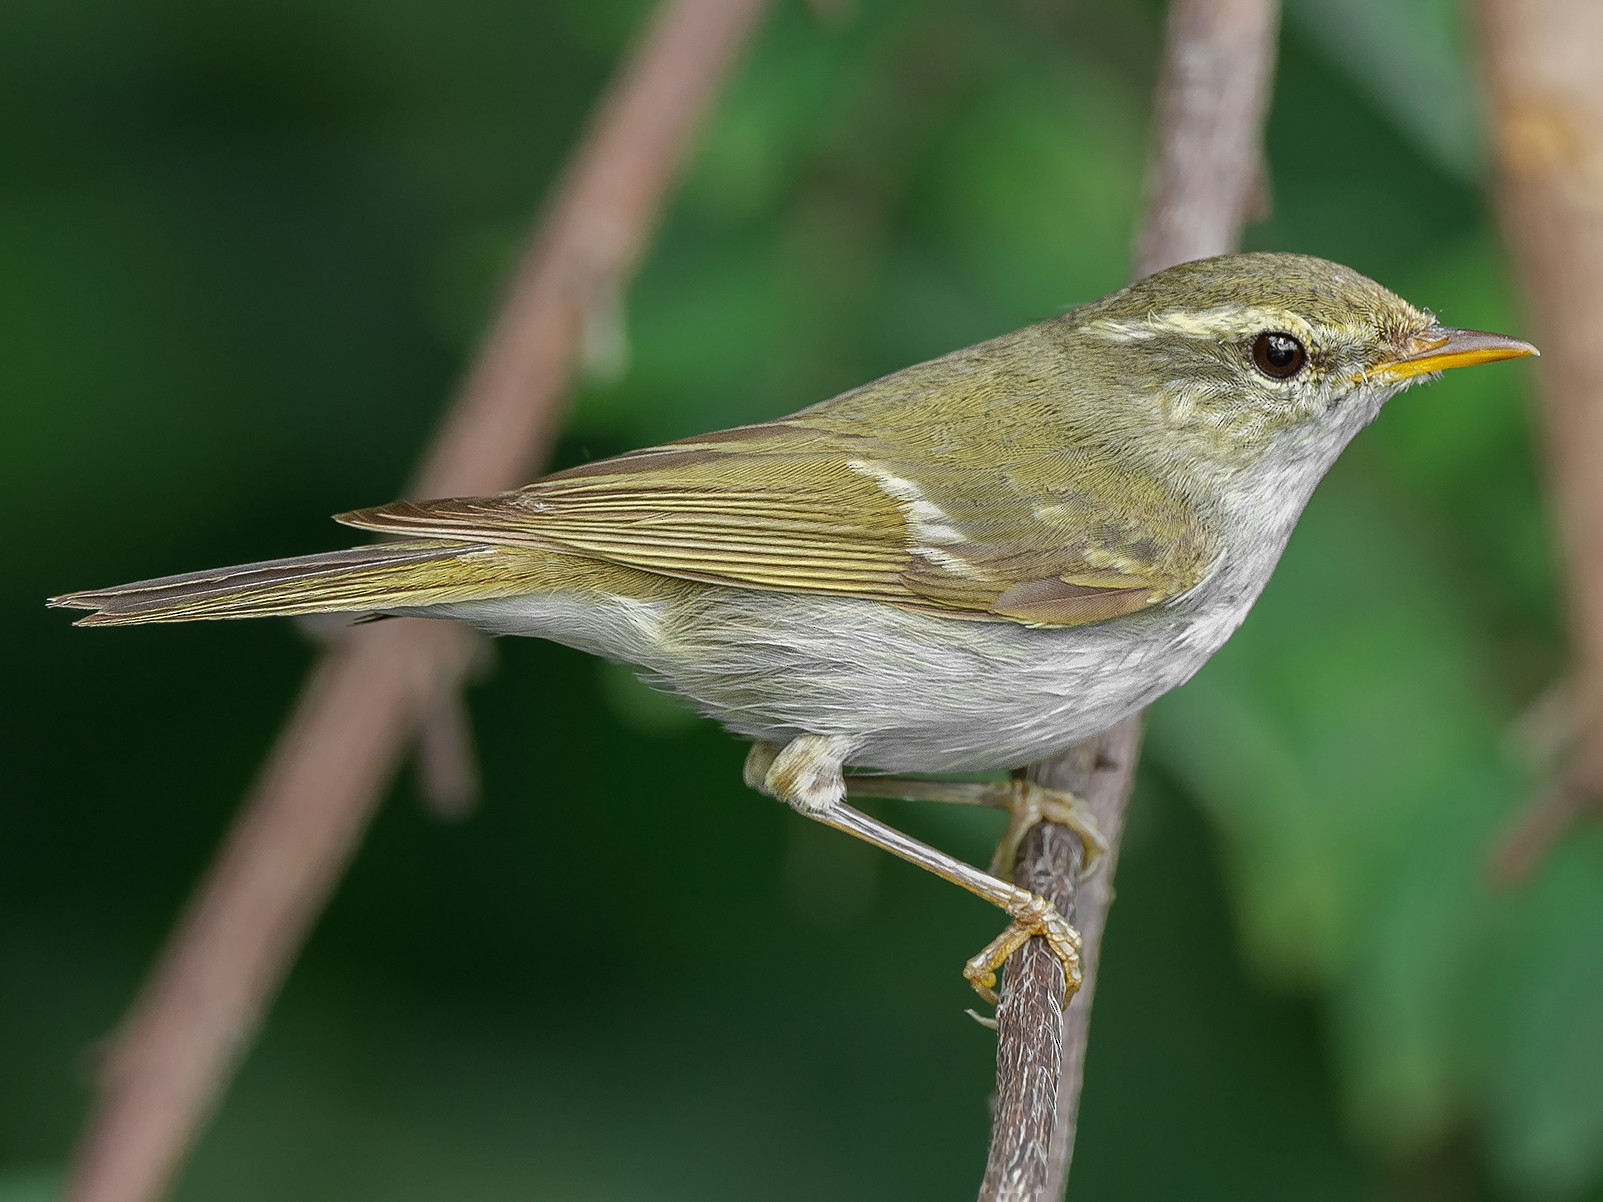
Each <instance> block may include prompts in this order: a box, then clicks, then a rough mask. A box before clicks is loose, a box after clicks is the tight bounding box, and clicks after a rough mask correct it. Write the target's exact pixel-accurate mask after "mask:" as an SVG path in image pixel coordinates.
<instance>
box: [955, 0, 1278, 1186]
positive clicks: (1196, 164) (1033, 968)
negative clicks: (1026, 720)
mask: <svg viewBox="0 0 1603 1202" xmlns="http://www.w3.org/2000/svg"><path fill="white" fill-rule="evenodd" d="M1278 23H1279V7H1278V5H1277V4H1276V3H1275V0H1174V3H1173V4H1172V6H1171V7H1170V10H1169V18H1168V33H1167V36H1166V40H1165V49H1164V63H1163V70H1162V74H1161V76H1160V78H1159V81H1158V92H1157V130H1158V134H1157V137H1158V143H1157V152H1156V155H1155V158H1154V163H1153V169H1152V179H1151V184H1150V193H1149V202H1148V208H1147V217H1146V221H1145V223H1144V226H1143V232H1142V236H1141V240H1140V248H1139V250H1138V251H1137V254H1136V262H1135V272H1136V275H1137V276H1143V275H1147V274H1150V273H1151V272H1154V271H1157V270H1159V269H1161V268H1163V267H1167V266H1169V265H1171V264H1173V263H1179V262H1183V261H1185V260H1187V259H1197V258H1202V257H1204V256H1206V255H1213V254H1221V253H1223V252H1225V251H1228V250H1230V249H1231V248H1232V247H1233V246H1235V244H1236V242H1237V239H1238V238H1239V236H1240V231H1241V227H1242V224H1243V223H1244V221H1245V220H1246V218H1247V216H1248V215H1249V213H1250V212H1252V210H1253V209H1254V207H1255V206H1257V205H1259V204H1260V203H1261V198H1262V196H1263V195H1264V190H1263V188H1262V185H1261V178H1262V168H1261V160H1262V155H1261V146H1260V141H1261V137H1262V130H1263V119H1264V115H1265V113H1266V111H1267V109H1268V103H1269V87H1270V79H1271V76H1272V74H1273V64H1274V49H1275V37H1276V32H1277V28H1278ZM1140 742H1141V720H1140V718H1139V716H1137V717H1133V718H1129V719H1126V720H1125V721H1124V722H1122V723H1120V724H1119V725H1118V726H1116V727H1114V728H1113V729H1112V730H1110V731H1108V732H1107V733H1106V734H1104V735H1101V736H1099V737H1098V738H1096V739H1091V740H1089V741H1087V742H1085V743H1082V744H1080V745H1078V746H1076V747H1073V748H1070V749H1069V750H1068V751H1066V752H1064V753H1063V754H1062V755H1060V756H1058V757H1056V758H1055V759H1053V760H1051V761H1048V762H1047V763H1044V764H1037V765H1035V766H1034V767H1032V768H1031V770H1030V775H1031V777H1032V778H1033V779H1035V780H1038V781H1040V782H1041V783H1043V784H1046V785H1050V786H1052V787H1055V788H1062V789H1069V790H1071V791H1075V792H1078V793H1079V794H1080V795H1081V796H1082V797H1083V798H1084V799H1085V800H1086V802H1087V803H1088V804H1089V805H1090V806H1091V809H1092V812H1093V813H1094V814H1095V815H1096V817H1097V820H1098V822H1099V824H1100V825H1101V827H1102V831H1103V833H1104V834H1105V835H1106V836H1107V838H1108V841H1109V844H1110V851H1109V853H1108V855H1107V857H1106V859H1105V860H1104V862H1103V865H1102V868H1101V871H1100V872H1098V873H1097V874H1096V875H1095V876H1093V877H1092V878H1091V879H1090V880H1089V881H1086V882H1084V883H1083V884H1082V882H1081V881H1080V880H1079V869H1080V864H1081V862H1082V857H1083V854H1084V851H1083V848H1081V847H1080V843H1079V839H1078V837H1077V836H1076V835H1074V834H1073V833H1072V832H1070V831H1069V830H1067V829H1065V828H1063V827H1056V826H1050V825H1045V824H1043V826H1041V827H1037V828H1035V829H1034V830H1032V831H1031V832H1030V833H1029V834H1028V835H1027V836H1026V837H1025V840H1024V842H1023V844H1022V845H1021V847H1020V849H1019V857H1018V861H1017V864H1016V866H1015V869H1014V878H1015V879H1016V880H1018V881H1020V882H1024V883H1028V886H1029V887H1030V888H1032V889H1036V890H1038V891H1039V892H1041V893H1043V894H1045V895H1046V896H1048V897H1050V898H1051V899H1052V900H1053V902H1054V903H1056V904H1057V905H1058V907H1059V908H1060V910H1062V911H1063V912H1064V913H1065V914H1066V915H1070V916H1072V917H1071V921H1073V922H1074V923H1075V925H1076V926H1077V927H1078V928H1079V930H1080V933H1081V935H1082V936H1083V937H1084V940H1085V946H1084V952H1083V957H1084V963H1085V981H1084V984H1083V985H1082V986H1081V988H1080V992H1079V993H1078V994H1077V995H1076V997H1075V999H1074V1001H1073V1002H1072V1004H1071V1005H1069V1006H1068V1007H1067V1008H1066V1009H1065V1007H1064V1006H1063V996H1062V995H1063V986H1062V973H1061V972H1060V971H1059V970H1058V969H1057V965H1056V962H1055V960H1053V958H1052V956H1051V953H1050V952H1048V951H1047V950H1046V948H1045V947H1044V946H1042V944H1041V941H1040V940H1031V941H1030V943H1029V944H1028V945H1026V946H1025V948H1024V949H1022V951H1021V952H1020V953H1019V954H1017V955H1015V956H1014V957H1013V959H1012V960H1011V961H1010V962H1009V965H1008V970H1007V979H1006V981H1005V983H1004V987H1003V992H1002V1004H1001V1007H1000V1008H999V1009H998V1011H997V1052H996V1090H997V1107H996V1115H995V1119H994V1121H993V1124H992V1130H991V1150H990V1156H989V1158H988V1160H987V1162H986V1169H985V1178H984V1180H983V1182H982V1183H981V1186H980V1195H979V1196H980V1200H981V1202H1043V1200H1047V1199H1056V1198H1061V1197H1062V1196H1063V1191H1064V1188H1065V1185H1066V1183H1067V1179H1068V1169H1069V1162H1070V1160H1071V1159H1072V1157H1073V1154H1074V1134H1075V1129H1076V1124H1077V1122H1078V1118H1079V1098H1080V1085H1081V1081H1082V1079H1083V1076H1084V1071H1085V1054H1086V1048H1087V1041H1088V1038H1089V1031H1090V1022H1091V1000H1092V996H1093V994H1094V993H1095V989H1096V977H1097V961H1098V957H1099V953H1100V951H1101V946H1102V932H1103V928H1104V926H1105V924H1106V922H1107V914H1108V907H1109V905H1110V904H1111V903H1112V900H1113V873H1114V869H1115V867H1116V866H1117V863H1118V848H1119V839H1120V836H1121V835H1122V833H1123V831H1124V814H1125V806H1126V803H1127V802H1128V799H1129V796H1130V789H1131V786H1132V784H1133V783H1134V778H1135V768H1136V763H1137V760H1138V759H1139V754H1140Z"/></svg>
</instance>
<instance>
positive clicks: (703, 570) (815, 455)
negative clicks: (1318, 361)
mask: <svg viewBox="0 0 1603 1202" xmlns="http://www.w3.org/2000/svg"><path fill="white" fill-rule="evenodd" d="M1111 496H1117V497H1121V498H1123V500H1122V501H1121V502H1120V504H1119V505H1117V506H1114V505H1112V504H1110V503H1109V502H1108V500H1107V498H1108V497H1111ZM339 520H340V521H342V522H345V523H346V524H348V525H352V526H358V527H361V528H363V529H368V530H377V531H382V532H384V533H390V534H404V535H407V536H408V537H436V538H452V539H471V540H474V541H478V542H485V543H497V544H502V545H508V546H527V547H535V548H540V549H544V550H550V551H557V552H564V553H569V554H580V555H586V556H591V557H594V558H597V559H603V560H607V561H610V562H613V563H619V564H625V565H628V566H630V567H634V568H640V569H644V570H647V571H651V572H657V573H660V574H663V575H667V576H675V577H679V578H682V579H686V580H695V581H702V582H705V583H709V584H721V585H728V586H733V587H737V588H753V589H769V590H780V591H789V592H803V593H828V594H835V595H840V596H859V597H865V598H871V599H874V600H878V601H884V602H888V603H890V604H895V605H903V606H911V607H917V608H920V609H926V610H932V611H935V612H939V613H943V614H947V615H950V616H954V617H968V618H990V619H1006V620H1012V621H1017V622H1021V623H1025V624H1029V625H1048V626H1073V625H1080V624H1082V623H1086V622H1096V621H1100V620H1102V619H1104V618H1109V617H1114V616H1116V615H1119V614H1126V613H1131V612H1134V611H1135V610H1139V609H1142V608H1145V607H1146V606H1149V605H1153V604H1157V603H1159V602H1161V601H1163V600H1166V599H1167V598H1170V597H1173V596H1176V595H1178V594H1179V593H1182V592H1184V591H1185V590H1187V589H1189V588H1191V587H1192V586H1193V585H1195V584H1196V583H1197V582H1198V581H1199V580H1200V579H1201V578H1202V576H1203V575H1204V574H1205V572H1206V570H1207V567H1208V565H1209V564H1210V563H1211V562H1212V558H1213V555H1212V548H1211V546H1210V545H1209V544H1208V541H1207V540H1206V539H1205V538H1204V537H1203V536H1202V532H1201V528H1200V526H1199V525H1198V524H1197V523H1196V521H1195V519H1194V515H1192V514H1191V513H1190V511H1189V510H1188V509H1187V508H1185V507H1184V506H1183V505H1182V504H1181V503H1180V502H1178V501H1177V500H1176V499H1174V498H1173V497H1171V496H1170V495H1168V494H1167V493H1166V492H1164V490H1162V489H1161V488H1159V487H1158V486H1156V485H1155V484H1154V483H1153V482H1151V481H1150V480H1146V479H1142V478H1139V476H1138V474H1137V473H1132V472H1130V471H1128V470H1124V471H1120V470H1116V469H1115V468H1113V467H1112V466H1111V465H1110V464H1109V463H1108V462H1106V461H1105V459H1104V458H1100V457H1097V456H1095V455H1091V454H1089V453H1087V452H1084V451H1079V452H1076V451H1068V452H1056V453H1054V454H1053V455H1051V456H1037V457H1032V458H1030V459H1029V460H1028V461H1026V462H1019V463H1013V464H1008V465H999V466H995V467H992V468H989V469H987V470H981V471H975V470H972V468H971V467H969V466H967V465H960V464H959V463H957V462H945V461H943V459H942V457H941V456H940V455H936V456H934V457H933V461H931V460H930V459H929V458H928V457H926V459H924V460H921V462H920V463H919V464H918V465H917V468H916V469H915V468H914V467H913V466H911V465H910V464H908V463H905V462H901V461H900V458H899V457H898V456H897V455H896V454H895V453H894V450H893V449H892V448H891V447H889V446H887V445H886V444H885V443H884V442H883V441H882V440H879V439H876V438H874V437H872V436H864V435H855V434H844V433H841V432H839V431H834V430H829V429H826V428H820V427H819V426H817V425H813V424H810V423H808V422H807V421H806V419H805V415H803V416H801V417H798V418H792V419H787V420H785V421H780V422H772V423H768V424H765V425H757V426H743V427H739V428H737V429H734V430H726V431H723V432H720V433H718V434H712V435H705V436H702V437H700V438H695V439H687V440H685V441H683V442H678V443H670V444H668V445H666V446H662V447H656V448H652V449H650V450H645V451H636V452H633V453H631V454H628V455H622V456H619V457H618V458H615V459H608V460H603V461H601V462H598V463H593V464H587V465H585V466H583V467H579V468H574V469H572V470H569V471H565V472H559V473H557V474H555V475H552V476H548V477H546V478H545V479H543V480H539V481H536V482H535V483H533V484H530V485H528V486H527V487H525V488H521V489H518V490H517V491H515V492H508V493H501V494H498V495H495V496H490V497H473V498H463V499H455V500H440V501H421V502H411V501H402V502H397V503H395V504H392V505H385V506H382V507H380V508H377V509H366V510H360V511H358V512H355V513H349V514H343V515H341V516H340V518H339Z"/></svg>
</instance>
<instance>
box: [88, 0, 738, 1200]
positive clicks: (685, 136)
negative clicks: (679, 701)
mask: <svg viewBox="0 0 1603 1202" xmlns="http://www.w3.org/2000/svg"><path fill="white" fill-rule="evenodd" d="M763 8H764V0H666V2H665V3H664V4H663V5H662V8H661V10H660V11H659V13H658V14H657V16H656V18H655V20H654V22H653V23H652V25H651V27H650V29H649V30H648V31H647V33H646V35H645V37H644V38H643V39H642V41H641V42H640V44H639V45H638V46H637V47H636V48H635V50H634V52H633V53H632V54H631V56H630V57H629V59H628V61H627V62H626V63H625V64H624V65H623V67H622V68H621V70H620V72H619V75H618V78H617V79H616V80H615V81H614V83H613V85H612V87H611V89H610V90H609V91H608V93H607V94H606V96H605V97H604V98H603V100H602V101H601V104H600V106H599V108H598V110H597V112H596V113H595V115H594V117H593V118H592V121H591V124H590V127H589V129H588V131H587V133H586V135H585V138H584V140H583V142H582V143H581V145H580V147H579V148H578V150H577V151H576V152H575V154H574V157H573V160H572V163H571V165H570V168H569V170H568V172H567V174H566V176H565V178H564V179H563V181H562V183H561V185H560V186H559V188H558V190H557V192H556V195H555V197H554V198H553V200H552V202H551V204H550V207H549V209H548V210H547V212H546V213H545V215H544V217H543V219H542V220H541V222H540V223H539V225H538V227H537V230H536V232H535V234H534V236H533V238H532V239H531V241H530V244H529V247H528V250H527V251H526V252H525V255H524V258H523V260H522V262H521V264H520V265H519V267H518V269H517V273H516V275H515V276H514V278H513V280H512V282H511V286H510V288H509V290H508V292H507V295H506V297H505V301H504V304H503V307H502V309H501V312H500V316H499V318H498V319H497V321H496V322H495V324H494V326H493V327H492V329H491V331H490V333H489V335H488V337H487V338H486V340H485V342H484V344H483V346H482V347H481V349H480V352H479V356H478V359H477V362H476V365H475V367H474V369H473V371H472V372H471V374H470V375H469V376H468V378H467V381H466V383H465V385H464V387H463V389H462V392H461V395H460V396H459V398H458V400H457V402H456V404H455V405H454V406H453V407H452V409H451V410H450V412H449V414H448V415H447V418H446V421H445V424H444V426H443V427H442V428H441V430H440V432H439V435H438V437H437V439H436V441H435V443H434V445H433V448H432V449H431V451H430V452H429V454H428V457H427V459H426V460H425V462H424V464H423V466H422V468H421V470H420V471H419V473H418V475H417V477H416V479H415V480H414V482H413V485H412V491H413V492H414V493H415V494H416V493H421V494H423V495H428V496H442V495H451V494H453V493H465V492H490V491H495V490H498V489H505V488H511V487H513V486H515V485H517V484H519V483H521V482H522V480H523V479H524V478H525V477H526V476H527V475H528V474H529V473H530V472H531V470H532V469H533V467H534V465H535V464H536V462H537V461H538V460H539V459H540V458H542V457H543V455H544V453H545V448H546V446H547V445H548V443H549V442H550V439H551V435H552V431H553V428H554V426H555V424H556V418H557V415H558V412H559V410H560V408H561V401H562V397H563V390H564V387H565V384H566V381H567V378H568V374H569V371H570V369H571V365H572V363H573V361H574V359H575V356H576V354H577V352H578V350H579V345H580V342H581V339H582V336H583V331H584V329H585V326H586V323H587V319H588V318H589V317H590V316H591V315H592V314H593V313H594V312H595V311H596V310H597V308H598V306H604V305H607V304H609V303H611V302H612V300H613V299H614V297H615V295H616V293H617V292H618V291H619V290H620V289H621V288H622V287H623V286H624V283H625V282H626V280H627V279H628V277H629V276H630V275H631V274H632V272H633V270H634V268H635V265H636V264H637V262H638V260H639V258H640V255H641V252H642V250H643V248H644V246H645V244H646V240H647V238H648V237H649V235H650V233H651V230H652V228H653V227H654V225H655V224H656V220H657V218H658V215H659V214H660V212H661V210H662V206H663V201H664V197H665V196H666V194H667V191H668V188H669V185H670V184H671V183H672V180H673V177H674V174H675V171H676V169H677V167H678V164H679V163H680V161H681V160H682V158H683V157H684V154H685V151H686V149H687V147H688V146H689V144H690V141H691V138H692V136H693V134H694V132H695V130H696V128H697V125H698V124H699V120H700V118H701V116H702V114H703V113H704V112H705V111H706V109H707V107H708V105H709V103H710V102H711V100H712V97H713V95H714V93H715V92H716V91H717V88H718V85H719V84H720V83H721V82H722V80H723V79H724V78H725V76H726V75H727V74H728V73H729V70H730V68H731V67H732V66H733V64H734V62H735V61H736V59H737V58H738V56H739V53H740V50H741V48H742V46H743V45H744V43H745V41H746V40H747V37H748V36H749V34H750V33H751V31H752V30H753V28H754V27H755V24H756V21H757V18H758V16H759V15H760V14H761V12H762V10H763ZM472 645H473V644H472V642H471V635H470V632H469V631H467V630H466V629H465V628H461V627H457V626H455V625H453V624H449V623H443V622H440V623H429V622H414V621H395V622H386V623H383V624H381V625H378V626H374V627H370V628H366V629H359V630H355V631H353V632H352V633H351V637H350V638H349V639H346V640H342V642H341V645H340V646H338V647H337V648H336V649H334V650H332V651H330V652H328V653H327V654H326V655H325V656H324V657H323V659H322V660H321V662H320V663H319V664H318V665H317V667H316V668H315V669H314V671H313V673H312V675H311V678H310V679H309V680H308V682H307V684H306V687H305V689H304V691H303V692H302V694H301V697H300V699H299V701H298V702H297V704H296V707H295V709H294V711H293V712H292V713H291V715H290V717H289V719H288V721H287V722H286V724H285V727H284V730H283V732H282V734H281V735H280V737H279V741H278V744H277V746H276V747H275V748H274V750H273V752H272V754H271V755H270V756H269V757H268V760H267V763H266V765H265V767H264V769H263V771H262V775H261V778H260V779H259V780H258V782H257V784H256V786H255V788H254V790H253V791H252V792H251V794H250V796H249V797H247V799H246V801H245V804H244V806H243V808H242V810H241V813H240V816H239V818H238V819H237V820H236V823H235V825H234V828H233V829H232V830H231V831H230V832H229V835H228V837H227V839H226V841H225V844H224V847H223V849H222V850H221V851H220V852H219V854H218V857H217V859H216V860H215V861H214V863H213V865H212V867H211V869H210V870H209V871H208V874H207V876H206V879H205V880H204V882H203V883H202V884H201V886H200V888H199V889H198V891H197V892H196V894H195V896H194V897H193V898H192V899H191V902H190V905H189V909H188V912H187V913H186V914H185V915H184V917H183V919H182V921H181V923H180V925H179V927H178V929H177V930H176V931H175V933H174V934H173V936H172V937H171V940H170V942H169V943H168V945H167V947H166V949H165V950H164V951H163V953H162V956H161V959H160V961H159V963H158V964H157V966H156V968H155V969H154V970H153V972H152V974H151V976H150V978H149V980H148V981H147V982H146V985H145V988H144V991H143V992H142V994H141V995H140V997H139V998H138V999H137V1001H136V1002H135V1004H134V1006H133V1009H132V1011H131V1012H130V1014H129V1015H128V1016H127V1018H126V1019H125V1021H124V1023H123V1025H122V1027H121V1029H120V1031H119V1032H118V1034H117V1037H116V1039H115V1042H114V1045H113V1047H112V1049H111V1052H110V1054H109V1055H108V1057H107V1059H106V1062H105V1065H104V1067H103V1070H102V1072H101V1075H100V1080H99V1094H98V1097H97V1101H96V1105H95V1108H94V1112H93V1113H92V1115H91V1117H90V1120H89V1125H88V1128H87V1130H86V1132H85V1134H84V1137H83V1141H82V1143H81V1144H80V1146H79V1148H78V1150H77V1156H76V1160H75V1163H74V1166H73V1173H72V1179H71V1184H70V1187H69V1190H68V1198H69V1199H71V1200H72V1202H148V1200H150V1199H154V1198H156V1197H158V1196H160V1195H161V1194H162V1193H163V1192H164V1191H165V1189H166V1187H167V1183H168V1181H169V1180H170V1178H171V1177H172V1175H173V1173H174V1172H175V1171H176V1169H177V1167H178V1165H179V1163H180V1161H181V1160H182V1158H183V1156H184V1154H185V1152H186V1151H187V1149H188V1147H189V1145H190V1144H191V1142H192V1141H193V1139H194V1136H195V1133H196V1130H197V1129H198V1127H199V1125H200V1123H201V1122H202V1121H203V1120H204V1118H205V1116H206V1114H207V1113H208V1111H209V1110H210V1108H211V1106H212V1105H213V1103H214V1102H215V1100H216V1098H217V1095H218V1094H219V1092H220V1091H221V1089H222V1087H223V1085H224V1084H225V1082H226V1080H227V1078H228V1076H229V1074H230V1073H231V1072H232V1070H233V1068H234V1066H235V1064H236V1063H237V1061H238V1059H239V1057H240V1056H241V1055H242V1054H243V1052H244V1050H245V1049H246V1047H247V1046H248V1044H249V1041H250V1037H251V1035H252V1034H253V1033H254V1031H255V1028H256V1025H257V1022H258V1021H259V1019H260V1017H261V1014H262V1012H263V1010H264V1009H265V1008H266V1006H267V1005H268V1003H269V1001H270V999H271V997H272V995H273V993H274V991H275V990H276V989H277V987H278V985H279V983H280V981H281V980H282V979H283V977H284V974H285V972H286V971H287V969H288V966H289V964H290V963H291V962H292V961H293V959H294V957H295V954H296V951H297V950H298V949H299V947H300V945H301V943H302V942H303V940H304V939H305V936H306V932H307V930H308V928H309V927H310V926H311V924H312V923H313V922H314V921H315V919H316V917H317V915H318V913H319V912H320V911H321V910H322V908H323V906H324V903H325V902H326V900H327V898H328V896H329V894H330V892H331V891H332V889H333V887H334V885H335V883H336V881H337V880H338V879H339V876H340V873H341V872H342V871H343V869H344V867H345V865H346V863H347V862H348V861H349V859H350V857H351V855H352V854H353V852H354V851H355V849H356V847H357V845H358V843H359V842H360V840H361V837H362V833H363V831H364V830H365V829H366V826H367V822H368V819H369V818H370V817H371V815H372V813H373V810H374V808H375V806H376V805H377V802H378V799H379V797H380V795H381V793H382V791H383V789H384V786H385V784H386V782H387V781H388V779H389V778H390V776H391V774H392V772H393V771H394V769H395V766H396V764H397V761H398V759H399V757H400V755H401V753H402V750H403V748H404V745H405V744H406V742H407V740H408V738H409V737H410V735H411V733H412V732H413V731H414V730H415V729H416V728H417V726H418V723H419V722H420V721H422V720H423V719H424V718H425V717H426V715H427V714H428V713H429V712H430V711H431V710H433V709H437V708H438V705H439V698H440V696H441V694H442V690H452V689H455V688H456V687H458V686H459V683H460V680H461V676H462V673H463V672H464V671H465V669H466V667H467V664H468V661H469V659H470V652H471V650H472Z"/></svg>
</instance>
